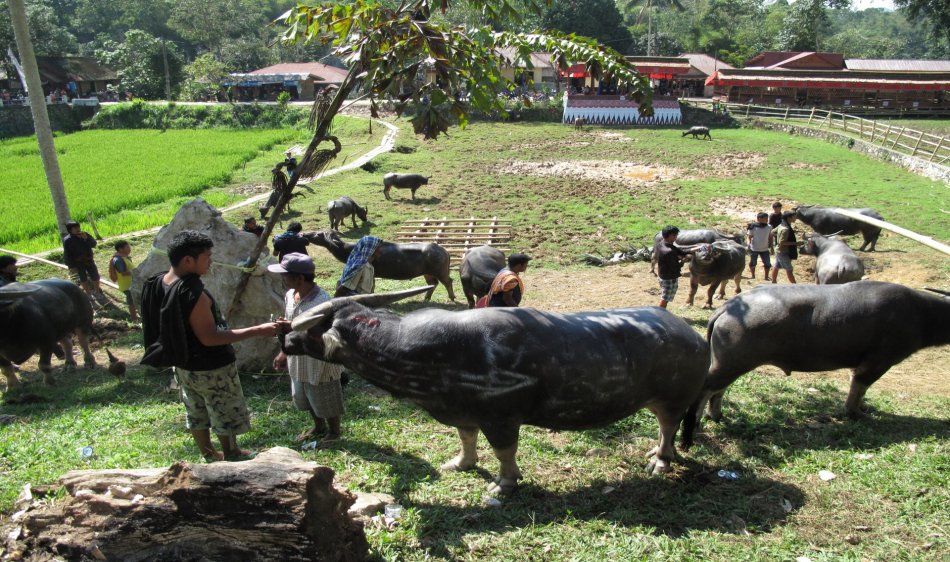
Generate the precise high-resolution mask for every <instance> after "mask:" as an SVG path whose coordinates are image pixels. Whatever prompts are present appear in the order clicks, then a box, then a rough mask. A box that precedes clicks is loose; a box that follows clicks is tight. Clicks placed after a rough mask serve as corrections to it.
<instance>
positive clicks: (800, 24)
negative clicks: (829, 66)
mask: <svg viewBox="0 0 950 562" xmlns="http://www.w3.org/2000/svg"><path fill="white" fill-rule="evenodd" d="M826 5H827V6H828V7H829V8H834V9H841V8H848V7H850V6H851V0H798V1H797V2H795V3H794V4H793V5H792V7H791V9H790V10H789V12H788V15H786V16H785V22H784V26H783V27H782V31H781V33H779V37H778V43H779V45H778V46H779V48H780V49H782V50H785V51H819V50H821V39H822V36H823V33H825V32H826V31H827V27H828V13H827V11H826V9H825V6H826Z"/></svg>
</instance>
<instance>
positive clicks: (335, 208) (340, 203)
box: [327, 195, 367, 230]
mask: <svg viewBox="0 0 950 562" xmlns="http://www.w3.org/2000/svg"><path fill="white" fill-rule="evenodd" d="M366 209H367V208H366V207H360V206H359V205H357V204H356V201H353V200H352V199H350V198H349V197H347V196H345V195H344V196H343V197H340V198H339V199H334V200H333V201H330V202H329V203H327V215H328V216H329V217H330V228H331V229H333V230H337V229H338V228H339V226H340V225H341V224H342V223H343V219H345V218H346V217H350V219H351V220H352V221H353V228H356V217H359V218H360V220H361V221H363V222H364V223H365V222H366V218H367V214H366V213H367V210H366Z"/></svg>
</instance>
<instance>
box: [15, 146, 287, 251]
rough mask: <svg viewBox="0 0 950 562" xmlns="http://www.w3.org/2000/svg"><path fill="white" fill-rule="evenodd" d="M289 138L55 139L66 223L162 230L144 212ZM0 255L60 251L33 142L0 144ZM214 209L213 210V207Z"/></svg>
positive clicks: (222, 180) (224, 178) (162, 216)
mask: <svg viewBox="0 0 950 562" xmlns="http://www.w3.org/2000/svg"><path fill="white" fill-rule="evenodd" d="M297 134H298V133H297V132H295V131H292V130H260V129H256V130H247V131H235V130H166V131H159V130H92V131H83V132H80V133H74V134H71V135H60V136H57V137H56V139H55V144H56V152H57V155H58V157H59V158H58V159H59V165H60V169H61V171H62V176H63V182H64V184H65V186H66V197H67V199H68V200H69V206H70V213H71V215H72V216H73V217H74V218H75V219H77V220H80V221H81V222H85V217H86V213H88V212H92V213H93V214H94V215H95V216H96V218H97V224H98V227H99V232H100V233H101V234H102V235H103V236H106V237H108V236H110V235H116V234H121V233H125V232H131V231H135V230H139V229H143V228H148V227H151V226H156V225H160V224H163V223H164V222H165V221H167V220H168V216H166V215H167V212H166V211H164V210H157V209H156V210H153V211H150V210H149V209H148V206H149V205H154V204H157V203H162V202H164V201H167V200H169V199H175V198H178V197H193V196H195V195H198V194H201V193H202V192H203V191H205V190H207V189H208V188H211V187H215V186H220V185H224V184H226V183H228V182H229V181H231V179H232V176H233V174H234V172H235V171H236V170H238V169H239V168H240V167H241V166H242V164H246V163H247V162H249V161H251V160H254V159H255V158H256V157H258V156H259V155H260V154H261V151H264V150H268V149H270V148H271V147H274V145H276V144H278V143H285V142H287V141H289V140H290V139H292V138H295V136H296V135H297ZM0 162H3V166H0V200H2V201H3V202H4V213H3V214H4V220H3V221H0V247H5V248H10V249H13V250H17V251H23V252H35V251H41V250H48V249H52V248H55V247H57V246H59V244H60V241H59V232H58V229H57V226H56V218H55V213H54V212H53V203H52V198H51V196H50V192H49V187H48V186H47V183H46V176H45V174H44V171H43V165H42V161H41V159H40V156H39V148H38V147H37V144H36V139H35V137H19V138H15V139H9V140H5V141H0ZM213 203H214V202H213Z"/></svg>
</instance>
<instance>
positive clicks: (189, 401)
mask: <svg viewBox="0 0 950 562" xmlns="http://www.w3.org/2000/svg"><path fill="white" fill-rule="evenodd" d="M175 376H176V377H177V378H178V384H179V385H181V399H182V401H183V402H184V403H185V414H186V421H185V425H186V426H187V427H188V429H209V428H210V429H211V430H212V431H213V432H215V433H216V434H218V435H240V434H241V433H247V431H248V430H250V429H251V417H250V415H249V414H248V412H247V403H246V402H245V401H244V391H243V390H242V389H241V378H240V377H239V376H238V372H237V365H235V364H234V363H231V364H230V365H226V366H224V367H221V368H220V369H214V370H212V371H189V370H187V369H179V368H178V367H175Z"/></svg>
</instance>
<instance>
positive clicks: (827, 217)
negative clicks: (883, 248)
mask: <svg viewBox="0 0 950 562" xmlns="http://www.w3.org/2000/svg"><path fill="white" fill-rule="evenodd" d="M793 210H794V211H795V214H797V215H798V218H799V220H801V221H802V222H803V223H805V224H807V225H808V226H810V227H811V228H812V230H814V231H815V232H817V233H818V234H824V235H825V236H830V235H832V234H849V235H850V234H857V233H859V232H860V233H861V235H862V236H863V237H864V243H863V244H861V247H860V248H858V251H860V252H863V251H864V249H865V248H867V251H869V252H873V251H874V247H875V246H876V245H877V239H878V238H879V237H880V236H881V227H879V226H874V225H873V224H868V223H866V222H861V221H859V220H856V219H853V218H851V217H846V216H844V215H841V214H838V213H836V212H835V208H834V207H819V206H817V205H807V206H801V207H796V208H795V209H793ZM844 210H845V211H852V212H855V213H859V214H862V215H866V216H869V217H871V218H874V219H877V220H884V217H882V216H881V214H880V213H878V212H877V211H875V210H874V209H844Z"/></svg>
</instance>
